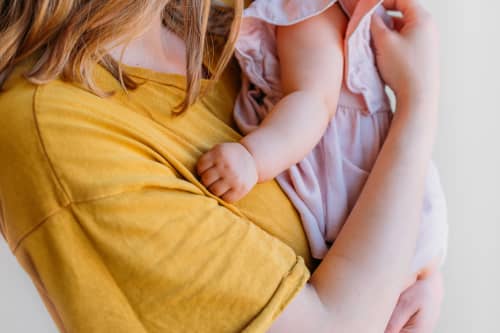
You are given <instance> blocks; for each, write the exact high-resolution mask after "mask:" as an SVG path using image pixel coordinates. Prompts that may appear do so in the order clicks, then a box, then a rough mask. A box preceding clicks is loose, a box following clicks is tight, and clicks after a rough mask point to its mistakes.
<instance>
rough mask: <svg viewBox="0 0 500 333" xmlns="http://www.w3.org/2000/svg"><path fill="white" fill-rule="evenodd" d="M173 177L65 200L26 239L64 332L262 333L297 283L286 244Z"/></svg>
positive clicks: (299, 263)
mask: <svg viewBox="0 0 500 333" xmlns="http://www.w3.org/2000/svg"><path fill="white" fill-rule="evenodd" d="M178 182H179V184H180V185H179V186H176V185H175V184H174V185H173V186H172V187H170V186H169V187H165V186H162V187H158V188H144V189H140V190H137V191H129V192H126V193H120V194H116V195H112V196H108V197H105V198H100V199H97V200H91V201H88V202H81V203H77V204H71V205H70V206H69V207H67V208H65V209H64V210H61V211H60V212H58V213H56V214H54V215H53V216H51V217H50V218H49V219H48V220H47V221H46V222H45V223H43V224H42V225H41V226H40V227H39V228H38V229H37V230H36V231H34V232H33V233H32V234H30V235H29V237H27V238H26V239H25V240H24V241H23V243H22V245H21V246H20V248H19V249H18V253H17V256H18V259H19V260H20V262H21V263H22V264H23V266H24V267H25V269H26V270H27V271H28V272H29V273H30V275H31V276H32V277H33V278H34V279H35V280H36V283H37V285H39V286H42V289H43V292H42V293H44V294H45V295H46V296H47V297H45V298H46V299H49V301H46V302H49V303H50V304H51V305H52V308H53V311H52V312H54V313H57V317H58V322H60V323H63V324H61V325H64V329H65V330H66V331H68V332H125V331H126V332H148V333H151V332H241V331H244V332H265V331H266V330H267V329H268V328H269V327H270V325H271V323H272V321H273V320H274V319H275V318H276V317H277V315H278V314H279V313H280V312H281V311H282V310H283V308H284V307H285V306H286V305H287V304H288V303H289V302H290V300H291V299H292V298H293V297H294V296H295V295H296V294H297V292H298V291H299V290H300V289H301V288H302V287H303V286H304V284H305V283H306V281H307V280H308V278H309V271H308V269H307V268H306V266H305V264H304V262H303V260H302V258H300V257H298V256H297V255H296V254H295V252H294V251H293V250H292V249H291V248H290V247H288V246H287V245H285V244H284V243H283V242H281V241H280V240H278V239H276V238H274V237H272V236H271V235H269V234H268V233H266V232H265V231H263V230H262V229H260V228H259V227H257V226H256V225H254V224H253V223H251V222H250V221H248V220H246V219H245V218H243V217H240V216H238V214H237V213H235V212H232V211H231V210H230V209H228V208H225V207H223V206H221V205H219V203H218V202H217V201H216V200H214V199H212V198H209V197H206V196H204V195H201V194H196V193H192V192H190V191H186V190H183V189H182V182H184V181H183V180H181V179H178ZM174 183H175V181H174ZM54 309H55V310H54ZM53 316H54V314H53Z"/></svg>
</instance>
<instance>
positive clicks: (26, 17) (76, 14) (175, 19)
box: [0, 0, 243, 112]
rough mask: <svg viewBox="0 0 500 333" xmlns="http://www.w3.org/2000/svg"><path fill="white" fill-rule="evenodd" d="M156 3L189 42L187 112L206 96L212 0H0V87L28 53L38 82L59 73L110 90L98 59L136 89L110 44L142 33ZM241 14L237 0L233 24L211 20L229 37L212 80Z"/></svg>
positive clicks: (30, 77)
mask: <svg viewBox="0 0 500 333" xmlns="http://www.w3.org/2000/svg"><path fill="white" fill-rule="evenodd" d="M158 8H164V23H165V24H166V25H167V27H169V28H170V29H172V30H173V31H175V32H176V33H179V34H181V36H182V37H183V38H184V40H185V42H186V48H187V50H186V51H187V52H186V53H187V56H186V57H187V59H186V62H187V68H186V72H187V74H186V75H187V86H186V97H185V100H184V102H183V103H182V104H181V105H180V106H179V109H178V111H180V112H182V111H185V110H186V109H187V108H188V107H189V106H191V105H192V104H193V103H195V101H196V99H197V98H198V97H199V96H200V93H201V88H200V87H201V84H200V82H201V79H202V78H203V60H204V53H205V49H207V39H208V36H209V34H208V32H207V31H208V30H209V26H210V24H209V23H210V20H209V17H210V13H211V8H212V6H211V0H171V1H170V0H0V88H1V87H2V86H3V84H4V83H5V81H6V80H7V78H8V77H9V74H10V73H11V72H12V71H13V69H14V68H15V66H16V65H18V64H19V63H20V62H22V61H24V60H25V59H27V58H29V57H31V56H34V58H35V63H34V65H33V67H32V68H31V69H30V70H29V71H28V72H27V73H25V75H26V77H27V79H28V80H29V81H31V82H33V83H35V84H44V83H47V82H49V81H51V80H53V79H55V78H58V77H59V78H61V79H62V80H66V81H71V82H77V83H81V84H83V85H84V86H86V87H87V88H89V89H90V90H92V91H93V92H95V93H96V94H98V95H105V94H106V93H105V92H103V91H101V90H100V89H99V87H98V86H97V85H96V83H95V81H94V78H93V76H92V74H93V68H94V66H95V65H96V64H97V63H99V64H101V65H102V66H104V67H105V68H106V69H107V70H108V71H109V72H110V73H111V74H112V75H113V76H114V77H115V78H116V79H117V80H119V81H120V82H121V84H122V87H123V88H124V89H135V88H137V83H136V82H135V81H134V80H132V78H131V77H129V76H128V75H127V73H126V72H123V71H122V70H121V67H120V66H119V64H118V62H117V61H115V60H114V59H113V58H111V56H109V54H108V53H107V51H106V49H105V47H109V46H110V45H112V46H117V45H118V44H122V43H123V44H126V43H127V42H129V41H130V40H131V39H133V38H134V37H137V36H138V35H140V34H141V33H142V32H144V31H145V29H146V28H147V27H148V25H149V23H150V22H151V19H152V18H153V17H154V16H155V14H157V13H158ZM242 11H243V0H235V1H234V15H231V18H230V19H229V22H230V28H229V29H226V30H224V29H220V28H218V29H217V24H215V25H214V26H215V27H216V29H213V30H214V31H215V33H216V34H217V33H218V34H225V35H226V36H225V39H226V40H227V42H226V43H225V46H224V48H223V51H222V53H221V55H220V56H219V57H218V61H217V63H216V64H214V65H213V66H212V67H213V68H212V69H213V70H212V75H211V79H212V82H214V81H216V80H218V79H219V77H220V75H221V73H222V72H223V70H224V68H225V67H226V66H227V64H228V63H229V61H230V59H231V57H232V53H233V50H234V46H235V42H236V38H237V33H238V30H239V24H240V21H241V13H242ZM219 16H220V15H219ZM225 17H227V15H226V16H225Z"/></svg>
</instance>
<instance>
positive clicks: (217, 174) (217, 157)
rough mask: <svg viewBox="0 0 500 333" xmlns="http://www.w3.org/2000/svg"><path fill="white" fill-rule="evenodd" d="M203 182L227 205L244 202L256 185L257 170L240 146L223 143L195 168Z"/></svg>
mask: <svg viewBox="0 0 500 333" xmlns="http://www.w3.org/2000/svg"><path fill="white" fill-rule="evenodd" d="M196 168H197V172H198V175H199V176H200V178H201V182H202V183H203V185H205V187H207V188H208V190H209V191H210V192H212V193H213V194H215V195H216V196H218V197H221V198H222V200H224V201H227V202H235V201H238V200H240V199H241V198H243V197H244V196H245V195H246V194H247V193H248V192H250V190H251V189H252V188H253V187H254V186H255V184H256V183H257V178H258V176H257V168H256V166H255V162H254V159H253V157H252V155H251V154H250V153H249V152H248V150H247V149H246V148H245V147H244V146H243V145H242V144H240V143H235V142H231V143H223V144H219V145H217V146H215V147H214V148H213V149H211V150H210V151H209V152H207V153H206V154H204V155H203V156H202V157H201V158H200V160H199V161H198V164H197V166H196Z"/></svg>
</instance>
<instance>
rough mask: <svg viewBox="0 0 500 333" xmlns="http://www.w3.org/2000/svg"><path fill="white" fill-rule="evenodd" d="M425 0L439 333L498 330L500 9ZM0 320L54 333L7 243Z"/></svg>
mask: <svg viewBox="0 0 500 333" xmlns="http://www.w3.org/2000/svg"><path fill="white" fill-rule="evenodd" d="M304 1H306V0H304ZM423 1H424V2H425V3H426V4H427V5H428V7H429V8H430V9H431V11H432V12H433V13H434V14H435V16H436V19H437V21H438V22H439V25H440V28H441V32H442V46H443V47H442V48H443V49H442V58H443V94H442V104H441V105H442V117H441V131H440V135H439V138H438V143H437V147H436V154H435V160H436V162H437V164H438V167H439V168H440V171H441V174H442V180H443V183H444V187H445V191H446V193H447V197H448V201H449V207H450V249H449V256H448V261H447V263H446V266H445V267H444V272H445V279H446V281H445V283H446V289H447V292H446V299H445V303H444V307H443V314H442V318H441V321H440V323H439V325H438V328H437V330H436V332H438V333H470V332H499V331H500V329H499V328H498V324H497V322H498V316H500V285H499V284H500V241H498V237H500V196H499V195H498V192H499V191H500V175H499V173H500V107H499V106H498V103H499V100H500V98H499V97H500V84H499V83H498V82H499V81H500V46H499V41H500V23H499V22H500V20H499V19H498V15H499V13H500V4H499V3H498V2H496V1H493V0H476V1H469V2H467V3H466V2H465V0H423ZM0 322H1V325H2V329H1V331H2V332H9V333H25V332H36V333H51V332H56V329H55V326H54V325H53V324H52V322H51V321H50V319H49V316H48V314H47V312H46V311H45V309H44V308H43V305H42V303H41V301H40V300H39V299H38V296H37V294H36V291H35V289H34V287H33V286H32V285H31V282H30V281H29V279H28V277H27V276H26V274H24V272H22V270H21V269H20V268H19V267H18V265H17V264H16V262H15V260H14V258H13V256H12V255H11V254H10V252H9V251H8V249H7V247H6V246H5V244H4V243H3V242H2V241H0Z"/></svg>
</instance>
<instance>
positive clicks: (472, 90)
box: [425, 0, 500, 333]
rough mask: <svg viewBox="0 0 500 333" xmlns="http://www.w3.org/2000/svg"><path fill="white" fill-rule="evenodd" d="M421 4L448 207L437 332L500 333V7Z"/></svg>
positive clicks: (442, 0)
mask: <svg viewBox="0 0 500 333" xmlns="http://www.w3.org/2000/svg"><path fill="white" fill-rule="evenodd" d="M425 3H427V4H428V6H429V8H431V10H432V11H433V13H434V14H435V15H436V17H437V20H438V22H439V24H440V27H441V32H442V44H443V50H442V54H443V95H442V97H443V98H442V117H441V131H440V137H439V139H438V145H437V148H436V154H435V155H436V157H435V158H436V160H437V163H438V166H439V167H440V170H441V174H442V178H443V182H444V186H445V190H446V194H447V197H448V202H449V207H450V248H449V257H448V261H447V263H446V266H445V268H444V272H445V283H446V288H447V293H446V299H445V303H444V308H443V315H442V318H441V322H440V324H439V326H438V329H437V330H436V332H439V333H469V332H500V328H499V325H498V316H499V315H500V285H499V282H500V241H499V239H498V238H499V236H500V201H499V199H500V196H499V190H500V174H499V173H500V107H499V97H500V84H499V78H500V63H499V60H500V45H499V41H500V38H499V35H500V21H499V20H498V13H499V11H500V4H499V3H498V2H497V1H493V0H476V1H467V2H466V1H465V0H458V1H457V0H426V1H425Z"/></svg>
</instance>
